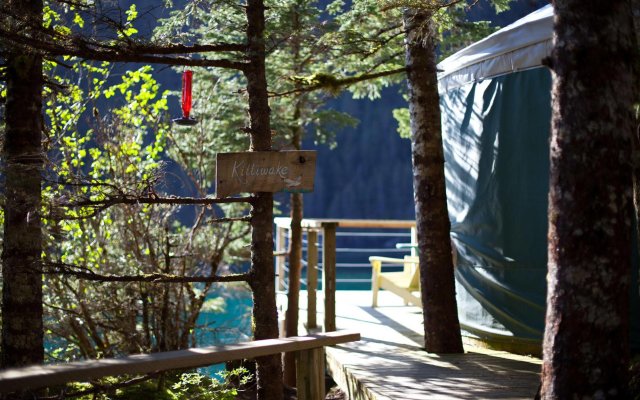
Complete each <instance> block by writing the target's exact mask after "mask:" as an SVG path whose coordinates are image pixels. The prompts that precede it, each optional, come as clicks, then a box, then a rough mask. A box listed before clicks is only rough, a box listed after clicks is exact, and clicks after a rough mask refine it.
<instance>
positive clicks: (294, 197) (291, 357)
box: [284, 127, 303, 387]
mask: <svg viewBox="0 0 640 400" xmlns="http://www.w3.org/2000/svg"><path fill="white" fill-rule="evenodd" d="M300 131H302V127H300V128H299V132H298V134H297V135H296V137H295V138H294V140H293V144H294V146H295V148H296V149H297V150H300V147H301V143H300V142H301V132H300ZM290 201H291V213H290V215H291V238H290V242H289V243H290V244H289V291H288V293H287V316H286V324H285V331H286V334H287V337H291V336H298V316H299V314H300V277H301V274H302V226H301V222H302V217H303V198H302V193H291V196H290ZM295 363H296V362H295V353H287V354H286V355H285V368H284V371H285V375H284V379H285V383H286V384H287V385H289V386H293V387H295V386H296V368H295Z"/></svg>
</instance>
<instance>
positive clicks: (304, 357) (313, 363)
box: [296, 347, 325, 400]
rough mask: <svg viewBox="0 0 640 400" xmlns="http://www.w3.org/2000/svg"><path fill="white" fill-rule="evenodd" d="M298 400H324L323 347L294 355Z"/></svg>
mask: <svg viewBox="0 0 640 400" xmlns="http://www.w3.org/2000/svg"><path fill="white" fill-rule="evenodd" d="M296 382H297V384H298V385H297V388H298V397H297V398H298V400H322V399H324V397H325V396H324V347H317V348H315V349H309V350H303V351H298V352H297V353H296Z"/></svg>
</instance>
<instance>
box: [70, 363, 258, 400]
mask: <svg viewBox="0 0 640 400" xmlns="http://www.w3.org/2000/svg"><path fill="white" fill-rule="evenodd" d="M252 378H253V377H252V375H251V374H250V373H249V371H247V369H245V368H243V367H240V368H237V369H234V370H232V371H222V372H219V373H218V374H217V377H215V378H211V377H209V376H207V375H203V374H201V373H198V372H187V373H181V374H172V373H165V374H163V375H162V376H161V377H160V378H155V379H148V380H145V381H142V382H140V383H136V384H132V385H125V386H122V387H118V386H119V385H121V384H122V382H124V381H126V379H128V378H127V377H125V378H115V377H108V378H103V379H101V381H100V385H101V386H102V387H104V388H109V387H110V386H111V387H117V388H115V389H107V390H105V391H102V392H100V391H98V392H96V393H91V394H85V395H80V396H74V398H76V399H79V400H140V399H154V400H232V399H235V398H236V397H237V396H238V394H239V392H240V391H241V390H242V388H243V386H245V385H246V384H247V383H248V382H249V381H250V380H251V379H252ZM92 389H93V385H91V384H88V383H73V384H69V385H67V387H66V393H82V392H92Z"/></svg>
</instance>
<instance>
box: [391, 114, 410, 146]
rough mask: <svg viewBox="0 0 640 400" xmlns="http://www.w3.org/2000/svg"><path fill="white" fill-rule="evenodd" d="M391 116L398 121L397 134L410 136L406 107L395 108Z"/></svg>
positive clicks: (402, 136) (406, 137) (404, 136)
mask: <svg viewBox="0 0 640 400" xmlns="http://www.w3.org/2000/svg"><path fill="white" fill-rule="evenodd" d="M393 118H395V119H396V121H398V134H399V135H400V137H401V138H405V139H408V138H410V137H411V122H410V116H409V109H408V108H396V109H395V110H393Z"/></svg>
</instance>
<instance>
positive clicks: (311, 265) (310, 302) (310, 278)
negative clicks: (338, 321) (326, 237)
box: [307, 229, 318, 329]
mask: <svg viewBox="0 0 640 400" xmlns="http://www.w3.org/2000/svg"><path fill="white" fill-rule="evenodd" d="M317 288H318V232H317V231H315V230H313V229H309V230H308V231H307V329H315V328H317V327H318V323H317V321H316V290H317Z"/></svg>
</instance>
